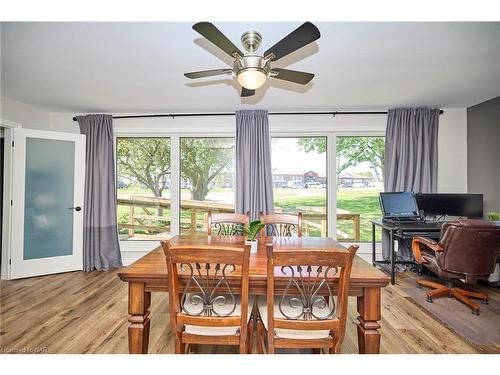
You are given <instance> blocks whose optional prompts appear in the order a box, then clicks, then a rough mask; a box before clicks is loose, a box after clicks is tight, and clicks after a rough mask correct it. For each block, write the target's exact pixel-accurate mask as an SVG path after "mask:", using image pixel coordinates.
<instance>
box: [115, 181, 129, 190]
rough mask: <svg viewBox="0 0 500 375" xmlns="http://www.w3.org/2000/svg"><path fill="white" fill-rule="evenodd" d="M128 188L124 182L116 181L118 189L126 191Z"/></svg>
mask: <svg viewBox="0 0 500 375" xmlns="http://www.w3.org/2000/svg"><path fill="white" fill-rule="evenodd" d="M127 187H128V184H126V183H125V182H123V181H120V180H118V181H116V188H117V189H126V188H127Z"/></svg>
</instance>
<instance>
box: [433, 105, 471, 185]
mask: <svg viewBox="0 0 500 375" xmlns="http://www.w3.org/2000/svg"><path fill="white" fill-rule="evenodd" d="M438 192H442V193H466V192H467V109H466V108H448V109H444V113H443V114H442V115H441V117H440V118H439V138H438Z"/></svg>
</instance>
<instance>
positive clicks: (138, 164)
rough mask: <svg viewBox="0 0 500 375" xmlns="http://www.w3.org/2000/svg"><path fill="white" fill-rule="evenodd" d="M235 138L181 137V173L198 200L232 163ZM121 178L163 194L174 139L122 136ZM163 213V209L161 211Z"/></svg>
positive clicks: (118, 154) (118, 159)
mask: <svg viewBox="0 0 500 375" xmlns="http://www.w3.org/2000/svg"><path fill="white" fill-rule="evenodd" d="M233 153H234V145H233V143H232V141H230V142H228V140H227V139H217V138H204V139H197V138H184V139H182V141H181V175H182V178H183V179H184V180H185V181H187V182H188V183H189V185H190V190H191V196H192V199H194V200H203V199H205V197H206V196H207V194H208V190H209V189H208V186H209V184H210V182H212V181H213V180H214V178H215V177H216V176H217V175H218V174H219V173H220V172H221V171H222V170H224V168H226V167H227V166H228V165H230V164H231V162H232V160H233ZM116 155H117V162H118V171H119V178H124V177H125V178H129V179H130V178H132V179H134V180H136V181H137V182H138V183H140V184H141V185H143V186H145V187H146V188H148V189H149V190H151V192H152V193H153V194H154V196H155V197H161V196H162V193H163V190H164V189H165V188H168V181H169V177H170V140H169V139H166V138H146V139H144V138H121V139H120V140H119V142H118V145H117V151H116ZM159 212H160V213H159V216H161V211H159Z"/></svg>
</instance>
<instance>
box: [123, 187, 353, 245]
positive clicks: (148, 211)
mask: <svg viewBox="0 0 500 375" xmlns="http://www.w3.org/2000/svg"><path fill="white" fill-rule="evenodd" d="M117 204H118V206H127V207H128V210H129V212H128V222H127V223H119V224H118V229H119V230H122V229H127V231H128V236H129V237H135V238H148V237H149V238H150V237H151V235H144V234H140V233H136V232H138V231H148V232H150V233H151V234H156V235H158V236H162V235H166V234H168V233H169V232H170V217H169V216H163V215H158V213H159V211H160V213H161V210H162V209H167V210H170V204H171V202H170V199H167V198H154V197H145V196H130V197H128V198H118V200H117ZM281 210H282V209H281V207H275V211H276V212H281ZM208 211H212V212H226V213H231V212H234V205H232V204H225V203H216V202H210V201H192V200H181V221H180V224H181V232H186V231H190V232H194V231H197V230H202V231H206V230H207V228H206V215H207V212H208ZM297 211H299V212H302V218H303V224H304V225H303V226H304V233H305V235H306V236H307V235H309V234H310V232H311V231H313V230H319V232H320V235H321V237H326V236H327V235H328V227H327V212H326V208H324V207H310V206H301V207H297ZM340 220H346V221H352V225H353V235H352V236H349V235H348V234H347V233H344V232H341V231H339V230H337V237H338V238H339V239H341V240H342V241H351V242H358V241H360V214H358V213H353V212H349V211H345V210H342V209H337V222H338V221H340Z"/></svg>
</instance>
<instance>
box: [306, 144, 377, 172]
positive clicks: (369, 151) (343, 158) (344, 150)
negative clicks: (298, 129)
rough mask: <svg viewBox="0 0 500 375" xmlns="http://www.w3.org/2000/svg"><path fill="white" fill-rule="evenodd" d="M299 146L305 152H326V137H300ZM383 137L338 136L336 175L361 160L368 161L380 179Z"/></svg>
mask: <svg viewBox="0 0 500 375" xmlns="http://www.w3.org/2000/svg"><path fill="white" fill-rule="evenodd" d="M299 146H300V147H301V149H302V150H304V151H306V152H310V151H316V152H317V153H319V154H321V153H323V152H326V138H325V137H314V138H300V139H299ZM384 152H385V140H384V137H338V138H337V155H338V156H339V157H337V175H340V174H341V173H342V172H343V171H344V170H345V169H347V168H348V167H350V166H352V165H356V164H358V163H361V162H368V163H369V164H370V168H371V169H372V170H373V173H375V176H376V178H377V180H379V181H382V175H383V170H384Z"/></svg>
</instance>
